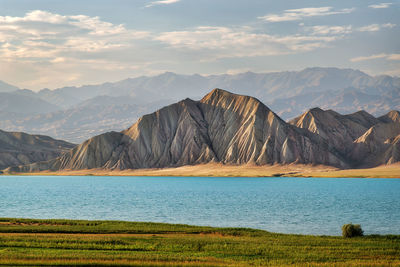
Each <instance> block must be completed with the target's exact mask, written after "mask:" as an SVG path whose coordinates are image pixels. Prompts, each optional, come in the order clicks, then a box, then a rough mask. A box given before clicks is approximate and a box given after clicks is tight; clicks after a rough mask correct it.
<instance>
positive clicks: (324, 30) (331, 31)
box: [310, 25, 353, 35]
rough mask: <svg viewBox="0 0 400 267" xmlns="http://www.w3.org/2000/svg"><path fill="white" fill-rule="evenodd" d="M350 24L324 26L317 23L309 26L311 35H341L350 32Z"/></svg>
mask: <svg viewBox="0 0 400 267" xmlns="http://www.w3.org/2000/svg"><path fill="white" fill-rule="evenodd" d="M352 28H353V27H352V26H351V25H347V26H326V25H317V26H313V27H311V28H310V30H311V31H312V34H313V35H341V34H349V33H351V32H352Z"/></svg>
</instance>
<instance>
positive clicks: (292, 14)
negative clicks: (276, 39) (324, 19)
mask: <svg viewBox="0 0 400 267" xmlns="http://www.w3.org/2000/svg"><path fill="white" fill-rule="evenodd" d="M353 10H354V8H345V9H341V10H337V11H334V10H333V8H332V7H329V6H328V7H306V8H299V9H287V10H285V11H284V12H283V14H268V15H265V16H262V17H258V18H259V19H261V20H264V21H267V22H282V21H295V20H302V19H304V18H307V17H319V16H329V15H335V14H348V13H351V12H353Z"/></svg>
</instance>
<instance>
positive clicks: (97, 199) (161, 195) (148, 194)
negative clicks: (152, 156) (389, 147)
mask: <svg viewBox="0 0 400 267" xmlns="http://www.w3.org/2000/svg"><path fill="white" fill-rule="evenodd" d="M0 217H19V218H67V219H91V220H92V219H99V220H127V221H152V222H167V223H184V224H193V225H210V226H223V227H225V226H226V227H250V228H258V229H264V230H268V231H271V232H280V233H298V234H314V235H340V234H341V230H340V227H341V226H342V225H343V224H345V223H350V222H352V223H359V224H361V226H362V228H363V229H364V232H365V234H400V179H352V178H343V179H339V178H214V177H213V178H204V177H198V178H197V177H93V176H86V177H56V176H0Z"/></svg>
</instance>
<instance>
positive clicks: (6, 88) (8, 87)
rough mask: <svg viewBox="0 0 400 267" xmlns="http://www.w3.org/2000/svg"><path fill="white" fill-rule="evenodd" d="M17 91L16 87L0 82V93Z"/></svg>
mask: <svg viewBox="0 0 400 267" xmlns="http://www.w3.org/2000/svg"><path fill="white" fill-rule="evenodd" d="M17 90H19V88H18V87H16V86H14V85H11V84H8V83H6V82H3V81H0V92H3V93H4V92H13V91H17Z"/></svg>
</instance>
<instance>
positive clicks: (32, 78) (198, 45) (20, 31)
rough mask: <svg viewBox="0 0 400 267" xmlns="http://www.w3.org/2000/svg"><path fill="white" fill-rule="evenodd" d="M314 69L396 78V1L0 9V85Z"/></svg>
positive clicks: (7, 4) (16, 1)
mask: <svg viewBox="0 0 400 267" xmlns="http://www.w3.org/2000/svg"><path fill="white" fill-rule="evenodd" d="M314 66H321V67H340V68H355V69H360V70H362V71H365V72H367V73H369V74H372V75H378V74H389V75H396V76H400V0H398V1H390V2H382V1H376V0H375V1H373V0H371V1H370V0H362V1H360V0H357V1H353V0H346V1H344V0H336V1H299V0H290V1H288V0H281V1H270V0H160V1H145V0H85V1H82V0H80V1H76V0H68V1H61V0H35V1H32V0H0V80H3V81H5V82H8V83H10V84H13V85H16V86H19V87H21V88H29V89H34V90H38V89H41V88H50V89H52V88H57V87H63V86H72V85H82V84H94V83H102V82H107V81H117V80H121V79H125V78H128V77H137V76H140V75H155V74H159V73H162V72H165V71H172V72H176V73H180V74H194V73H199V74H221V73H232V74H233V73H239V72H245V71H253V72H271V71H283V70H300V69H303V68H306V67H314Z"/></svg>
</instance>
